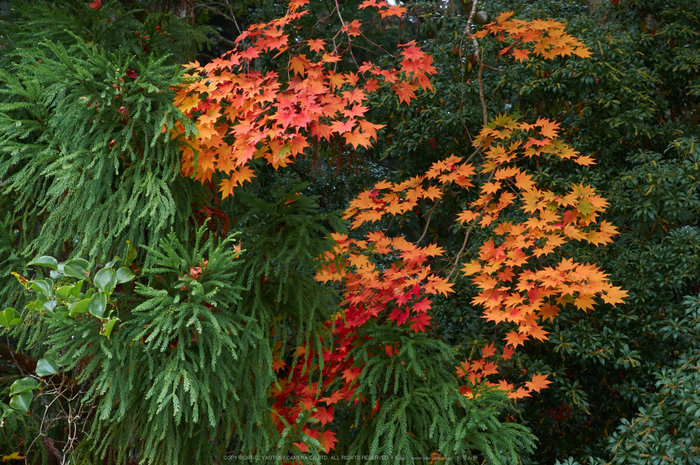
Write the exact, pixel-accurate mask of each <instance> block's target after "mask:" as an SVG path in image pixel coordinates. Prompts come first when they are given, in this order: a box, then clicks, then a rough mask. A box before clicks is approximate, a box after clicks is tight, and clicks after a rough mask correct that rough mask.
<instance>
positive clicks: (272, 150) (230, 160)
mask: <svg viewBox="0 0 700 465" xmlns="http://www.w3.org/2000/svg"><path fill="white" fill-rule="evenodd" d="M306 3H308V0H295V1H293V2H291V3H290V5H289V10H288V13H287V14H286V15H285V16H283V17H282V18H279V19H276V20H273V21H271V22H269V23H264V24H254V25H252V26H251V27H250V28H249V29H248V30H247V31H246V32H244V33H243V34H242V35H240V36H239V37H238V38H237V39H236V43H237V48H236V49H234V50H232V51H230V52H228V53H226V54H224V55H223V56H222V57H220V58H217V59H215V60H213V61H212V62H210V63H209V64H207V65H206V66H200V65H199V64H198V63H191V64H189V65H188V67H189V68H190V70H191V73H192V74H191V75H189V76H190V77H191V78H192V79H191V82H190V83H189V84H187V85H183V86H181V87H180V88H179V89H177V97H176V99H175V104H176V105H177V106H178V107H179V108H180V110H182V111H183V112H184V113H185V114H186V115H188V116H190V117H191V118H193V119H194V123H195V126H196V128H197V131H198V135H197V136H196V137H193V138H190V139H188V140H186V141H184V142H186V145H185V147H184V149H183V151H182V160H181V171H182V173H183V174H184V175H185V176H194V177H195V179H197V180H199V181H201V182H206V181H210V180H211V179H212V175H213V174H214V173H217V172H218V173H222V174H225V175H226V178H225V179H224V180H223V181H222V182H221V183H220V193H221V195H222V197H223V198H225V197H227V196H229V195H232V194H233V189H234V188H235V187H236V186H239V185H242V184H243V183H244V182H246V181H249V180H250V179H251V178H252V177H254V175H255V174H254V171H253V170H252V169H251V168H250V166H249V163H250V161H251V160H253V159H256V158H264V159H265V160H266V161H267V163H268V164H270V165H272V166H273V167H274V168H275V169H277V168H279V167H284V166H286V165H287V164H289V163H291V162H292V161H293V159H294V158H295V157H296V156H298V155H299V154H302V153H303V152H304V150H305V149H306V148H307V147H309V146H310V144H309V141H310V140H311V139H313V140H315V141H320V140H323V139H325V140H326V141H329V142H330V141H331V139H332V138H337V137H342V139H343V140H344V141H345V143H346V144H348V145H351V146H352V147H353V148H358V147H365V148H368V147H370V146H371V143H372V140H375V141H376V139H377V130H378V129H381V128H382V127H383V126H382V125H378V124H373V123H371V122H370V121H367V120H366V119H365V116H364V115H365V113H366V112H367V109H368V108H367V106H365V105H364V104H365V103H366V101H367V99H368V98H369V94H370V93H372V92H375V91H376V90H377V89H379V86H380V85H382V84H383V83H386V84H387V85H390V86H391V87H392V88H393V89H394V91H395V92H396V94H397V96H398V97H399V99H400V100H401V101H402V102H406V103H408V102H410V100H411V99H412V98H415V91H416V90H417V89H431V88H432V86H431V84H430V81H429V79H428V75H430V74H435V73H436V70H435V68H433V66H432V58H431V57H430V56H429V55H426V54H425V53H423V52H422V51H421V50H420V48H419V47H417V46H416V44H415V42H410V43H408V44H405V45H403V46H402V47H403V51H402V56H403V59H401V60H399V67H398V68H394V69H388V70H385V69H380V68H378V67H377V66H375V65H372V64H371V63H365V64H364V65H362V66H360V67H359V69H358V72H359V74H358V73H353V72H347V73H340V72H336V71H335V69H336V66H337V62H338V61H340V60H341V59H342V56H341V55H339V54H338V53H337V51H335V50H329V49H328V47H326V43H325V42H324V41H323V40H321V39H309V40H307V41H305V42H303V43H302V44H290V41H289V33H288V32H286V31H287V30H288V29H290V28H291V29H294V28H296V27H297V26H296V25H295V22H296V21H297V20H298V19H299V18H301V17H302V16H303V15H305V14H306V13H308V12H307V11H305V10H302V9H301V8H302V7H303V6H304V5H305V4H306ZM363 5H364V8H366V7H369V6H373V7H375V8H377V9H378V12H379V14H380V15H383V16H387V15H389V16H390V15H396V14H401V12H402V11H403V10H404V9H403V8H401V7H392V6H390V5H389V4H388V3H387V2H386V1H383V0H376V1H368V2H365V3H363ZM361 26H362V24H361V23H360V22H359V21H357V20H353V21H352V22H351V23H348V24H345V25H344V26H343V27H342V28H341V31H340V32H344V33H345V34H347V35H348V36H349V37H352V36H356V35H359V34H361ZM297 33H299V32H297ZM307 49H308V51H307ZM266 54H274V57H279V56H280V55H282V54H288V56H289V60H288V66H287V69H286V70H281V71H282V72H279V73H278V72H268V73H261V72H259V71H254V70H253V69H251V68H253V66H252V64H253V62H254V60H255V59H257V58H259V57H261V56H263V55H266ZM285 74H286V75H287V77H286V78H285V79H282V78H281V76H283V75H285ZM174 132H175V136H176V137H177V136H179V135H181V134H182V133H183V132H184V128H183V127H182V125H179V126H177V127H175V129H174Z"/></svg>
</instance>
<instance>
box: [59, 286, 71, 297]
mask: <svg viewBox="0 0 700 465" xmlns="http://www.w3.org/2000/svg"><path fill="white" fill-rule="evenodd" d="M72 293H73V286H61V287H59V288H58V289H56V297H58V298H59V299H63V300H68V297H69V296H70V295H72Z"/></svg>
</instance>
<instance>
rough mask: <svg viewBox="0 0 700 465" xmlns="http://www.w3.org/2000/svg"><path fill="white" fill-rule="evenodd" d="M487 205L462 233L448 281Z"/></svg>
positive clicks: (490, 176)
mask: <svg viewBox="0 0 700 465" xmlns="http://www.w3.org/2000/svg"><path fill="white" fill-rule="evenodd" d="M472 156H473V155H472ZM493 176H494V172H493V171H492V172H491V174H490V175H489V177H488V179H487V180H486V182H491V180H492V179H493ZM487 206H488V205H484V207H483V208H482V209H481V211H480V212H479V216H478V217H477V218H475V219H474V220H473V221H472V223H471V224H470V225H469V229H467V234H465V235H464V241H463V242H462V248H460V249H459V252H457V257H456V258H455V262H454V264H453V265H452V270H451V271H450V274H449V275H447V280H448V281H449V280H450V279H451V278H452V275H453V274H454V273H455V271H457V266H458V265H459V259H460V258H461V256H462V253H463V252H464V249H465V248H466V247H467V241H469V235H470V234H471V232H472V229H474V225H475V224H476V222H477V221H478V220H479V219H481V217H482V216H484V211H485V210H486V207H487Z"/></svg>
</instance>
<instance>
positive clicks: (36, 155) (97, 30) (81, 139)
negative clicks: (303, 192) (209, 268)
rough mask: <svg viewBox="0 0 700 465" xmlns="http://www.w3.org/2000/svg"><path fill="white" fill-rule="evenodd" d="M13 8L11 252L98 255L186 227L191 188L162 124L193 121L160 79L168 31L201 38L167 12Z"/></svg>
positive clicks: (7, 119) (8, 126)
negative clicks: (142, 17)
mask: <svg viewBox="0 0 700 465" xmlns="http://www.w3.org/2000/svg"><path fill="white" fill-rule="evenodd" d="M19 11H20V12H21V13H22V14H23V15H26V16H24V17H23V18H22V19H20V20H19V21H17V23H15V24H10V25H8V26H9V27H8V30H7V32H6V33H5V34H6V35H4V39H3V47H4V50H3V52H4V53H3V58H2V60H1V62H0V64H1V66H0V68H1V71H0V95H2V103H1V104H0V178H2V180H3V181H2V182H3V193H4V196H3V200H2V202H3V214H4V215H7V216H6V217H5V221H7V222H9V223H15V222H16V223H20V224H21V228H18V229H19V230H21V231H22V233H21V234H20V237H19V238H18V241H16V246H17V245H18V247H17V248H18V249H19V253H20V254H21V255H23V256H24V257H31V256H35V255H41V254H45V253H50V254H54V255H59V256H64V257H65V256H68V255H75V254H79V255H82V256H85V257H87V258H90V259H95V260H97V261H99V262H102V263H105V262H106V261H107V260H108V259H109V258H111V256H112V255H115V254H116V253H119V252H120V251H121V249H122V248H123V246H124V242H125V240H130V241H131V242H132V243H134V244H143V245H151V246H154V245H155V244H157V243H158V242H159V240H160V239H161V238H162V237H163V236H164V235H165V233H166V232H167V231H168V230H169V229H170V228H171V227H176V228H177V232H178V234H179V235H180V236H183V235H186V234H187V226H188V219H189V217H190V216H191V209H190V208H191V207H190V205H191V203H192V202H194V201H195V199H196V196H197V191H198V190H199V188H198V187H197V186H196V185H194V184H193V183H191V182H190V181H189V180H187V179H184V178H182V177H180V176H178V174H177V168H178V157H179V151H178V144H177V143H176V142H173V141H170V140H169V136H168V134H167V128H169V127H172V126H173V124H175V122H178V121H179V122H180V124H184V125H185V127H187V128H188V130H192V125H191V124H190V123H189V121H188V120H187V119H186V118H184V117H183V115H182V114H181V113H180V112H179V111H177V110H176V109H175V108H173V106H172V98H173V93H172V91H171V90H170V86H171V85H173V84H175V83H176V82H178V79H179V76H180V71H179V69H178V66H177V56H175V55H173V54H174V53H177V54H180V55H183V54H184V53H185V51H186V48H187V47H188V46H189V44H188V43H187V42H186V41H185V42H184V43H178V42H177V41H174V40H172V39H170V38H171V37H172V36H173V35H174V34H177V35H178V36H180V37H189V38H190V39H188V40H189V41H190V42H194V43H197V42H199V43H201V42H202V40H203V37H202V35H201V33H199V32H198V31H197V30H194V29H191V28H188V27H186V25H184V24H182V23H180V22H178V21H177V20H175V18H173V17H171V16H166V15H155V16H149V17H148V18H147V20H146V21H145V22H140V21H138V20H136V19H135V17H134V16H133V13H131V12H125V11H123V10H121V9H120V8H119V7H118V5H114V6H113V8H109V9H107V8H105V9H102V10H100V11H95V10H92V9H90V8H88V7H87V6H86V5H84V4H83V3H82V2H67V3H66V4H64V5H61V6H60V7H56V8H49V7H47V6H46V5H35V6H27V7H26V8H25V7H22V8H21V9H19ZM156 26H158V28H159V29H158V32H156ZM171 26H172V27H171ZM151 31H152V32H151ZM149 32H150V34H151V35H152V37H153V39H149V40H146V41H141V40H138V39H137V40H129V38H130V37H134V38H136V37H143V36H144V35H148V34H149ZM180 40H181V41H182V39H180ZM151 48H152V51H151ZM147 50H148V51H147ZM163 128H165V131H164V129H163ZM35 229H37V230H38V234H33V233H32V231H34V230H35ZM4 271H7V270H4Z"/></svg>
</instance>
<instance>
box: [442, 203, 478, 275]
mask: <svg viewBox="0 0 700 465" xmlns="http://www.w3.org/2000/svg"><path fill="white" fill-rule="evenodd" d="M482 213H483V210H482ZM480 217H481V216H480ZM478 219H479V218H476V219H475V220H474V221H472V224H471V225H469V229H467V234H465V235H464V241H463V242H462V248H461V249H459V252H457V258H455V262H454V264H453V265H452V270H451V271H450V274H448V275H447V280H448V281H449V280H450V279H452V275H453V274H454V273H455V271H457V266H458V265H459V259H460V257H461V255H462V252H464V249H465V248H466V247H467V241H468V240H469V234H471V232H472V229H474V225H475V224H476V220H478Z"/></svg>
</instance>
